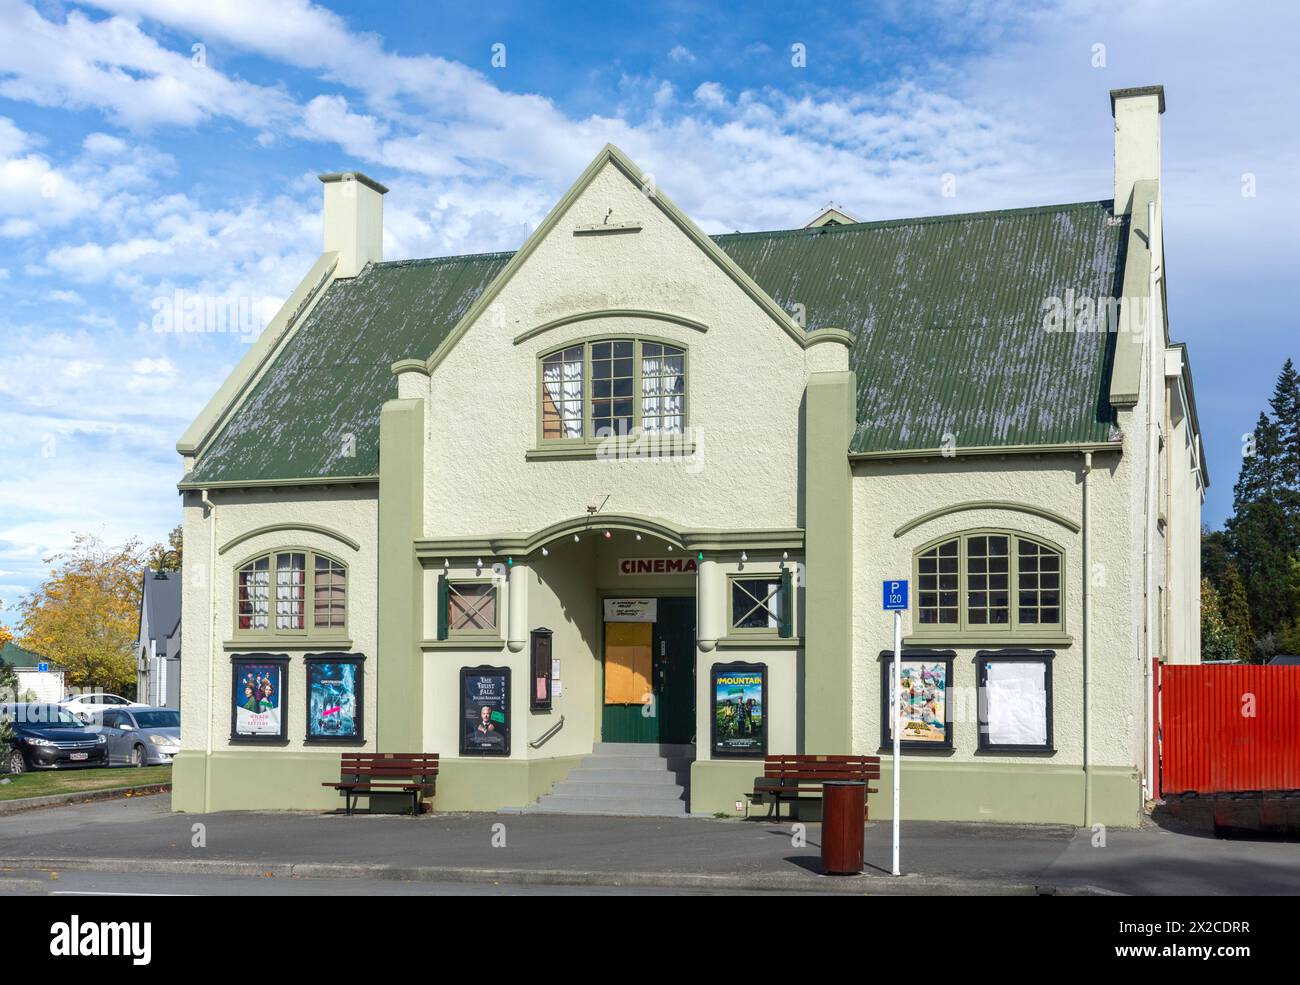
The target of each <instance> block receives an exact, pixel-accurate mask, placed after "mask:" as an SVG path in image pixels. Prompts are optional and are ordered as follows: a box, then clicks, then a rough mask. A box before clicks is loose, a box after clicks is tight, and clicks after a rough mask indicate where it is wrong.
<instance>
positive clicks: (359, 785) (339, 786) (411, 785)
mask: <svg viewBox="0 0 1300 985" xmlns="http://www.w3.org/2000/svg"><path fill="white" fill-rule="evenodd" d="M437 776H438V754H437V753H436V752H435V753H423V752H345V753H343V758H342V761H341V762H340V764H339V781H338V783H329V782H326V783H322V784H321V786H323V787H332V788H333V789H335V790H337V791H338V792H339V793H341V794H343V802H344V805H345V806H344V811H345V813H347V814H351V813H352V810H353V808H354V807H356V803H357V798H358V797H368V796H370V794H372V793H395V792H398V791H401V792H402V793H409V794H410V795H411V813H412V814H419V813H420V806H421V804H422V803H423V800H424V797H425V795H426V794H427V795H429V796H432V795H433V787H434V781H435V779H436V778H437Z"/></svg>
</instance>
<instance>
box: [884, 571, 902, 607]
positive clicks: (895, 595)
mask: <svg viewBox="0 0 1300 985" xmlns="http://www.w3.org/2000/svg"><path fill="white" fill-rule="evenodd" d="M883 587H884V593H883V594H884V608H885V611H886V612H893V611H894V610H897V609H901V610H906V609H907V581H906V580H905V579H897V580H894V581H886V582H884V584H883Z"/></svg>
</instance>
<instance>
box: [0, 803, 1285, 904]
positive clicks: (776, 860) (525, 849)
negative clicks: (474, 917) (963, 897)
mask: <svg viewBox="0 0 1300 985" xmlns="http://www.w3.org/2000/svg"><path fill="white" fill-rule="evenodd" d="M169 807H170V798H168V797H167V796H165V795H164V796H151V797H137V798H131V799H129V800H116V801H106V802H100V803H90V804H78V805H73V806H68V807H60V808H49V809H44V810H39V811H31V812H28V813H21V814H14V815H9V816H3V817H0V859H7V860H10V866H11V868H14V869H24V868H31V866H24V865H23V864H22V863H23V861H24V860H35V859H81V860H101V861H102V860H121V861H120V862H103V863H102V864H104V865H106V866H111V867H115V868H117V869H120V870H122V871H124V872H125V873H127V874H130V875H132V876H133V877H138V878H140V879H144V880H145V882H143V883H140V884H141V885H145V884H149V885H164V886H167V887H169V888H168V889H167V890H166V891H168V892H172V891H195V892H221V891H223V890H222V889H220V888H219V887H220V886H221V885H222V883H220V881H219V880H220V879H221V878H231V877H233V876H236V875H237V876H241V877H243V876H248V875H252V874H254V873H252V872H246V871H241V872H239V873H234V872H231V871H229V870H230V869H231V868H232V867H234V866H237V865H239V864H243V865H245V866H250V867H262V866H265V867H267V871H270V870H271V868H273V867H275V866H279V865H283V864H285V863H291V864H297V865H300V866H301V865H310V866H318V867H319V866H337V867H340V868H338V869H337V870H336V871H334V874H345V873H350V874H352V875H355V876H358V877H359V880H358V883H370V884H371V886H370V887H369V891H370V892H376V893H378V892H384V893H391V892H398V891H401V892H405V891H406V890H407V889H410V891H412V892H422V891H429V889H430V887H431V886H432V885H435V884H436V885H441V886H443V887H444V888H445V887H446V886H447V885H449V884H454V887H455V890H456V891H458V892H466V891H468V890H469V888H470V887H468V886H467V885H465V882H466V881H468V880H473V881H476V882H482V881H485V880H488V881H490V880H493V879H495V880H496V881H499V882H509V881H512V880H513V881H515V882H519V881H521V880H523V879H533V880H536V881H538V882H543V883H544V882H546V880H547V879H548V878H549V876H548V873H563V874H564V878H560V879H558V880H554V882H555V883H565V884H571V883H573V882H575V881H579V880H581V879H587V880H588V881H593V882H601V881H603V882H606V883H608V882H611V881H614V880H615V879H624V880H626V881H631V882H635V881H636V876H637V874H646V878H645V879H644V880H643V882H642V884H644V885H655V884H658V885H661V886H662V885H663V884H664V881H665V880H669V881H670V880H674V879H677V880H681V881H682V883H685V882H688V881H689V880H690V879H692V878H704V879H719V880H730V881H731V887H732V888H769V889H771V888H782V889H785V890H787V891H789V890H793V891H802V892H814V893H815V892H820V891H821V888H822V886H824V885H825V883H824V882H821V880H822V879H823V878H824V877H821V876H819V875H818V874H817V872H818V859H819V853H820V844H819V836H820V830H819V826H818V825H815V824H810V825H808V826H807V827H806V829H804V830H803V831H802V836H803V839H804V841H803V842H802V843H801V842H800V840H799V835H800V834H801V832H800V831H799V830H798V829H795V828H792V826H791V825H790V824H789V823H788V822H783V823H781V824H774V823H769V822H763V821H749V822H744V821H722V820H707V819H687V818H683V819H659V818H604V817H577V816H554V815H549V816H548V815H496V814H442V815H433V816H426V817H421V818H411V817H393V816H370V815H356V816H353V817H344V816H342V815H335V814H320V813H271V812H265V813H261V812H231V813H221V814H210V815H194V814H174V813H172V812H171V811H170V809H169ZM196 825H199V826H200V827H198V828H196V827H195V826H196ZM200 836H201V837H200ZM889 836H890V830H889V825H888V824H883V823H872V824H870V825H869V826H868V827H867V830H866V857H867V865H868V876H867V877H864V878H863V879H861V880H860V882H861V883H862V887H861V891H864V892H874V891H891V890H892V888H893V887H896V886H901V885H903V883H900V882H899V881H897V880H891V879H890V877H889V876H888V875H886V874H884V871H883V868H882V867H883V866H886V865H888V859H889ZM902 859H903V869H904V871H905V872H906V873H911V874H912V875H911V876H910V879H911V880H912V881H913V882H914V883H916V884H917V885H918V887H919V886H920V884H924V885H925V887H927V891H952V892H962V891H965V892H971V891H975V892H979V891H997V887H999V886H1001V887H1006V886H1008V885H1014V886H1019V887H1021V888H1022V889H1023V888H1026V887H1027V888H1028V889H1029V891H1033V889H1034V887H1039V888H1040V890H1043V891H1052V890H1057V891H1068V890H1078V889H1081V888H1083V887H1091V888H1096V889H1100V890H1103V891H1108V892H1119V893H1131V894H1175V895H1178V894H1187V895H1274V894H1283V895H1298V894H1300V846H1298V845H1297V844H1296V843H1295V842H1287V841H1283V840H1279V839H1266V838H1265V839H1249V840H1246V839H1242V840H1219V839H1215V838H1214V837H1212V836H1211V835H1209V834H1208V833H1200V832H1195V831H1178V830H1170V829H1169V828H1162V827H1157V826H1155V825H1148V826H1146V827H1144V828H1141V829H1137V830H1123V829H1111V830H1109V831H1106V832H1104V841H1103V840H1102V839H1099V838H1097V836H1095V835H1093V834H1092V833H1091V832H1088V831H1081V830H1079V829H1075V828H1071V827H1062V826H1028V825H992V824H958V823H941V822H919V821H918V822H907V823H905V824H904V825H903V850H902ZM143 865H158V866H165V867H168V870H167V871H166V872H165V873H149V874H146V873H143V872H140V871H139V870H140V869H141V867H142V866H143ZM205 866H207V867H208V871H207V872H200V873H198V874H201V875H204V876H206V877H208V878H209V879H217V880H218V881H216V882H210V881H202V880H199V881H194V880H183V879H180V878H179V875H180V873H179V872H178V871H176V870H177V869H186V870H195V869H200V870H201V869H203V867H205ZM223 868H224V869H225V870H226V871H222V869H223ZM367 870H369V872H367ZM408 870H409V871H410V872H411V873H415V874H414V875H412V876H409V877H408V878H413V879H416V880H419V881H422V882H424V883H425V885H424V886H422V887H402V886H395V885H393V883H392V882H391V881H390V880H392V879H393V878H396V877H401V876H402V873H403V872H405V871H408ZM416 870H423V871H422V872H417V871H416ZM447 870H455V873H456V874H453V875H451V876H448V875H447ZM466 870H472V872H470V874H468V875H467V874H466ZM70 871H71V870H70V869H64V870H63V871H62V873H61V878H64V879H66V878H76V879H78V880H80V879H81V878H82V876H83V875H86V876H88V875H91V874H90V873H80V874H78V875H77V876H75V877H74V876H71V875H70V874H69V873H70ZM440 871H441V872H442V875H441V876H440V875H439V872H440ZM490 872H496V873H498V874H499V875H490V874H487V873H490ZM280 874H284V873H280ZM301 874H303V875H306V876H308V877H309V878H308V879H303V880H293V881H290V880H285V879H278V880H276V879H265V880H262V881H263V882H265V883H268V884H273V885H274V889H272V888H270V886H268V887H267V891H268V892H290V891H297V887H298V886H299V885H303V884H307V883H309V882H312V881H319V880H313V879H312V878H310V877H318V876H321V875H323V874H327V873H323V872H321V871H320V870H319V869H317V870H316V871H310V872H302V873H301ZM146 875H148V878H146ZM156 875H169V876H174V877H176V880H175V881H173V882H169V881H168V880H167V879H159V880H154V881H150V880H151V879H153V876H156ZM0 877H3V878H9V875H8V874H7V873H4V872H0ZM571 877H574V878H571ZM650 877H653V879H651V878H650ZM764 880H768V883H767V884H765V883H764ZM254 881H257V880H254ZM329 881H330V883H331V886H330V887H329V891H331V892H336V893H337V892H339V891H343V889H344V887H341V886H334V885H333V883H334V880H329ZM381 883H382V884H383V885H379V884H381ZM80 884H81V883H78V885H80ZM115 885H116V884H115ZM121 885H123V886H126V885H135V883H129V882H122V883H121ZM239 885H240V887H241V888H240V890H239V891H240V892H246V891H248V890H247V889H246V888H242V887H244V886H245V883H244V882H243V881H241V882H240V883H239ZM186 886H189V887H192V889H188V890H187V889H185V887H186ZM981 887H982V888H981ZM588 888H590V887H588ZM615 888H616V887H615ZM691 888H700V887H698V886H697V887H691ZM354 889H359V886H358V885H353V886H351V887H349V888H348V889H347V890H346V891H348V892H351V891H353V890H354ZM0 891H4V887H3V886H0ZM568 891H574V890H572V889H571V890H568ZM854 891H858V890H857V887H855V889H854Z"/></svg>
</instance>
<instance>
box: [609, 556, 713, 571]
mask: <svg viewBox="0 0 1300 985" xmlns="http://www.w3.org/2000/svg"><path fill="white" fill-rule="evenodd" d="M695 570H696V564H695V558H693V557H625V558H622V559H621V560H620V561H619V562H618V573H619V574H620V575H693V574H695Z"/></svg>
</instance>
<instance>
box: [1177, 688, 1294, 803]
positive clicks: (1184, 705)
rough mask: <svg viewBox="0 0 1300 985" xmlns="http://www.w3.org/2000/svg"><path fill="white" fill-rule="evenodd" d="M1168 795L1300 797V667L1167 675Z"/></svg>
mask: <svg viewBox="0 0 1300 985" xmlns="http://www.w3.org/2000/svg"><path fill="white" fill-rule="evenodd" d="M1161 692H1162V693H1161V695H1160V706H1161V736H1162V739H1163V754H1164V757H1163V760H1164V761H1163V770H1162V777H1161V780H1162V782H1161V786H1162V788H1163V791H1164V792H1165V793H1166V794H1180V793H1203V794H1209V793H1246V792H1250V791H1256V790H1258V791H1277V790H1300V667H1265V666H1258V665H1227V664H1209V665H1195V664H1192V665H1176V664H1166V665H1165V666H1164V667H1163V668H1161Z"/></svg>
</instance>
